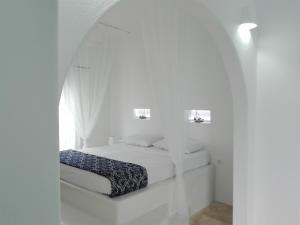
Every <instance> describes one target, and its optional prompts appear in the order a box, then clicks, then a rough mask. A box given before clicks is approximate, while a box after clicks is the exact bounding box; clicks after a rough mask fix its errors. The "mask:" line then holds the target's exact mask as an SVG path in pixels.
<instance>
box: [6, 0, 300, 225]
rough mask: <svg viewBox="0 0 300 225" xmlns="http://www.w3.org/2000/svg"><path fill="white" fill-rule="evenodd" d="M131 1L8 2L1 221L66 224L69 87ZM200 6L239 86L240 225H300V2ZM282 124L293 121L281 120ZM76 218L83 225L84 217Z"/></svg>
mask: <svg viewBox="0 0 300 225" xmlns="http://www.w3.org/2000/svg"><path fill="white" fill-rule="evenodd" d="M123 1H126V0H122V1H120V0H99V1H95V0H76V1H73V0H59V1H53V0H48V1H40V0H26V1H25V0H24V1H1V2H0V6H1V7H0V12H1V13H0V24H1V29H2V32H1V42H0V48H1V51H0V54H1V59H3V60H1V62H0V64H1V70H2V73H1V77H0V79H1V82H0V87H1V88H0V102H1V112H0V114H1V116H0V122H1V128H0V130H1V142H2V147H1V151H2V153H3V157H1V163H0V177H1V180H2V182H1V190H0V195H1V201H0V223H1V224H5V225H7V224H13V225H33V224H45V225H52V224H53V225H57V224H59V222H60V221H59V218H60V212H59V211H60V201H59V196H60V194H59V163H58V161H59V160H58V154H57V149H58V147H59V144H58V113H57V108H58V102H59V96H60V93H61V89H62V86H63V81H64V79H65V75H66V73H67V71H68V69H69V68H70V65H71V62H72V58H73V56H74V55H75V53H76V51H77V49H78V46H80V43H81V41H82V40H83V39H84V36H85V35H86V34H87V32H88V30H89V29H90V28H91V27H93V25H94V24H95V22H96V21H97V20H98V19H99V18H100V17H101V16H102V15H103V14H104V13H105V12H106V11H107V10H108V9H109V8H111V7H112V6H113V5H115V4H116V3H118V2H123ZM193 2H194V4H196V5H198V6H201V7H191V9H190V10H191V11H194V12H198V15H199V16H202V18H206V19H205V20H204V21H206V23H205V24H204V25H205V26H207V27H208V28H209V30H210V31H211V33H212V34H213V35H212V37H213V38H214V39H215V43H216V45H217V46H218V49H219V51H220V55H221V57H222V60H223V62H224V66H225V68H226V71H227V75H228V76H229V82H230V86H231V89H232V95H233V109H234V110H233V112H234V113H233V115H234V130H236V128H238V130H239V132H238V133H236V132H235V133H234V141H233V145H234V150H237V151H234V196H233V204H234V206H235V207H234V224H237V225H239V224H243V225H244V224H245V225H266V224H272V225H282V224H288V225H298V224H300V217H299V212H300V208H299V201H300V199H299V194H298V190H299V189H300V186H299V184H300V183H299V173H298V171H299V163H298V161H297V159H298V158H299V151H298V145H299V141H298V139H299V138H298V134H299V127H300V126H299V122H300V120H299V116H298V114H299V109H300V106H299V101H298V96H299V94H300V93H299V88H298V84H299V76H298V74H299V66H298V64H299V63H298V60H297V59H298V58H299V52H300V51H299V44H298V39H299V38H298V37H299V29H297V26H298V21H299V13H298V9H299V7H300V5H299V2H298V1H293V0H288V1H272V0H264V1H260V0H228V1H218V0H210V1H204V0H195V1H193ZM12 3H14V4H12ZM194 6H195V5H194ZM245 6H248V7H250V8H251V9H253V12H254V18H256V22H257V24H258V29H257V30H256V31H252V32H251V34H252V35H251V38H250V39H248V41H247V42H245V41H244V40H243V39H242V38H241V36H240V34H239V32H238V26H239V25H240V24H241V14H242V11H243V8H244V7H245ZM134 10H137V9H136V8H133V11H134ZM207 14H209V15H210V16H212V17H210V18H214V19H213V21H217V22H218V23H217V25H216V23H211V19H207V18H208V17H206V16H207ZM255 14H256V16H255ZM12 15H13V16H12ZM208 28H207V29H208ZM224 33H225V35H224ZM57 36H58V40H57ZM57 46H58V50H57ZM57 56H58V60H57ZM57 67H58V76H57V71H56V68H57ZM109 108H110V107H109ZM282 117H288V120H284V122H279V120H281V118H282ZM45 118H46V119H45ZM143 122H147V121H143ZM109 124H110V123H107V126H108V127H109ZM109 135H117V134H116V133H112V134H111V133H109ZM120 136H121V134H120ZM91 141H93V142H94V140H91ZM103 141H107V139H106V138H104V139H103ZM103 143H104V142H103ZM96 144H97V143H96ZM283 162H284V163H285V164H284V165H283ZM66 209H67V210H71V209H69V208H66ZM73 215H76V216H74V217H73V218H72V219H73V221H77V222H79V223H81V224H82V222H83V221H82V220H81V219H82V218H83V217H84V216H83V215H82V214H81V212H80V211H75V212H74V213H73ZM150 218H151V219H152V218H153V217H152V215H150ZM85 222H87V220H85ZM93 222H95V221H92V219H91V220H90V221H88V222H87V224H88V223H89V224H92V223H93ZM74 224H75V223H74ZM137 224H141V222H137Z"/></svg>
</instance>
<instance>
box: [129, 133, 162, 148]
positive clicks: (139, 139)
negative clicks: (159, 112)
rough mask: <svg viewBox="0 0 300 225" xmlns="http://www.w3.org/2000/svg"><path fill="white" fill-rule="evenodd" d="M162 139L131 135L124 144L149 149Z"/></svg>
mask: <svg viewBox="0 0 300 225" xmlns="http://www.w3.org/2000/svg"><path fill="white" fill-rule="evenodd" d="M160 139H162V137H161V136H158V135H143V134H133V135H131V136H128V137H126V138H125V140H124V142H125V143H126V144H128V145H137V146H142V147H151V146H153V144H154V143H155V142H157V141H158V140H160Z"/></svg>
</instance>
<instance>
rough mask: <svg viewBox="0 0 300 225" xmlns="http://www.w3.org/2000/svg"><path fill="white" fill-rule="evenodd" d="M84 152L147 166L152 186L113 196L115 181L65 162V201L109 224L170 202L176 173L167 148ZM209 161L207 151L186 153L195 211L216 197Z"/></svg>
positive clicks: (125, 147) (114, 147) (129, 147)
mask: <svg viewBox="0 0 300 225" xmlns="http://www.w3.org/2000/svg"><path fill="white" fill-rule="evenodd" d="M81 151H83V152H84V153H87V154H92V155H96V156H100V157H105V158H109V159H114V160H118V161H123V162H128V163H134V164H138V165H140V166H143V167H144V168H146V169H147V172H148V186H147V187H146V188H144V189H141V190H138V191H135V192H132V193H129V194H126V195H124V196H120V197H115V198H110V197H108V196H107V195H109V194H110V192H111V184H110V182H109V180H107V179H106V178H105V177H102V176H99V175H97V174H94V173H90V172H87V171H84V170H81V169H77V168H75V167H71V166H68V165H65V164H61V167H60V171H61V195H62V196H61V197H62V200H63V201H66V202H69V203H71V204H72V205H75V206H77V207H79V208H80V209H82V210H85V211H86V212H88V213H91V214H93V215H96V216H99V217H100V218H101V219H102V220H104V221H105V222H107V223H109V224H121V222H122V223H124V222H129V221H131V220H133V219H135V218H137V217H139V216H141V215H143V214H145V213H147V212H149V211H151V210H153V209H155V208H157V207H159V206H161V205H163V204H168V202H169V199H170V198H169V195H170V188H172V185H174V180H175V179H174V175H175V173H174V166H173V163H172V161H171V158H170V156H169V153H168V152H167V151H163V150H161V149H158V148H155V147H148V148H146V147H138V146H133V145H127V144H125V143H120V144H114V145H108V146H102V147H95V148H87V149H85V150H81ZM209 161H210V159H209V153H208V152H207V151H206V150H201V151H198V152H195V153H191V154H185V155H184V161H183V162H184V164H183V165H184V171H185V175H184V178H185V180H186V183H187V187H188V188H187V189H188V190H187V193H188V200H189V207H190V210H191V213H193V212H195V211H196V210H198V209H200V208H203V207H205V206H207V205H208V204H209V203H210V202H211V200H212V193H213V191H212V189H213V168H212V166H211V165H210V164H209Z"/></svg>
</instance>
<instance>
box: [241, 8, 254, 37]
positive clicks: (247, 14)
mask: <svg viewBox="0 0 300 225" xmlns="http://www.w3.org/2000/svg"><path fill="white" fill-rule="evenodd" d="M239 28H240V29H245V30H248V31H250V30H253V29H255V28H257V23H256V21H255V19H254V16H253V15H252V14H251V11H250V8H249V7H244V8H243V9H242V15H241V24H240V26H239Z"/></svg>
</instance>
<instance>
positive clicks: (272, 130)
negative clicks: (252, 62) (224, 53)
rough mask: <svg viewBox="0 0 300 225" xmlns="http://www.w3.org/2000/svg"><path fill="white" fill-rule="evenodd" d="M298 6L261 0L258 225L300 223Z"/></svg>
mask: <svg viewBox="0 0 300 225" xmlns="http://www.w3.org/2000/svg"><path fill="white" fill-rule="evenodd" d="M270 6H271V8H270V9H271V10H267V9H268V8H269V7H270ZM299 8H300V2H299V1H293V0H288V1H271V0H265V1H257V9H258V23H259V31H258V32H259V43H258V65H257V66H258V74H257V75H258V79H257V81H258V108H257V117H258V118H257V119H258V120H257V149H256V161H255V167H256V171H255V177H256V180H255V185H256V187H255V188H256V189H255V194H256V204H255V205H256V210H255V220H254V222H253V224H256V225H264V224H273V225H281V224H287V225H298V224H300V204H299V203H300V194H299V190H300V174H299V171H300V163H299V158H300V151H299V149H300V148H299V134H300V117H299V111H300V100H299V96H300V88H299V86H300V76H299V73H300V67H299V58H300V45H299V37H300V30H299V21H300V15H299Z"/></svg>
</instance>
